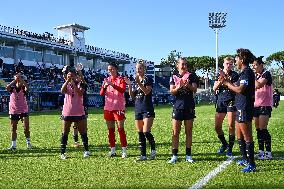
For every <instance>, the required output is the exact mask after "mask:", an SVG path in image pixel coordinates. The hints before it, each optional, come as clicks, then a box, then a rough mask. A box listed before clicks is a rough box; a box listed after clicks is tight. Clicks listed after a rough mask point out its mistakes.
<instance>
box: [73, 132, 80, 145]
mask: <svg viewBox="0 0 284 189" xmlns="http://www.w3.org/2000/svg"><path fill="white" fill-rule="evenodd" d="M81 136H82V135H81ZM73 139H74V142H76V143H77V142H78V140H79V137H78V134H74V135H73Z"/></svg>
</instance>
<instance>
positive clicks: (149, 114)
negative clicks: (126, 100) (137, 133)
mask: <svg viewBox="0 0 284 189" xmlns="http://www.w3.org/2000/svg"><path fill="white" fill-rule="evenodd" d="M150 117H154V118H155V112H140V113H136V112H135V120H143V119H144V118H150Z"/></svg>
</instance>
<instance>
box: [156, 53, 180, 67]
mask: <svg viewBox="0 0 284 189" xmlns="http://www.w3.org/2000/svg"><path fill="white" fill-rule="evenodd" d="M180 57H181V52H178V51H176V50H172V51H171V52H170V54H169V55H168V57H167V58H166V59H165V58H162V59H161V65H163V66H171V67H175V65H176V61H177V59H178V58H180Z"/></svg>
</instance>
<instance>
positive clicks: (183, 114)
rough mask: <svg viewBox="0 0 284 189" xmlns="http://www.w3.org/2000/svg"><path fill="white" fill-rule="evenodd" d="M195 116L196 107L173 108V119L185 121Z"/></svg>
mask: <svg viewBox="0 0 284 189" xmlns="http://www.w3.org/2000/svg"><path fill="white" fill-rule="evenodd" d="M194 118H195V109H173V114H172V119H175V120H179V121H183V120H192V119H194Z"/></svg>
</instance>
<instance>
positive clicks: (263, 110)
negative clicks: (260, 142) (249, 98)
mask: <svg viewBox="0 0 284 189" xmlns="http://www.w3.org/2000/svg"><path fill="white" fill-rule="evenodd" d="M271 112H272V108H271V106H260V107H254V109H253V117H259V116H260V115H268V116H269V117H271Z"/></svg>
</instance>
